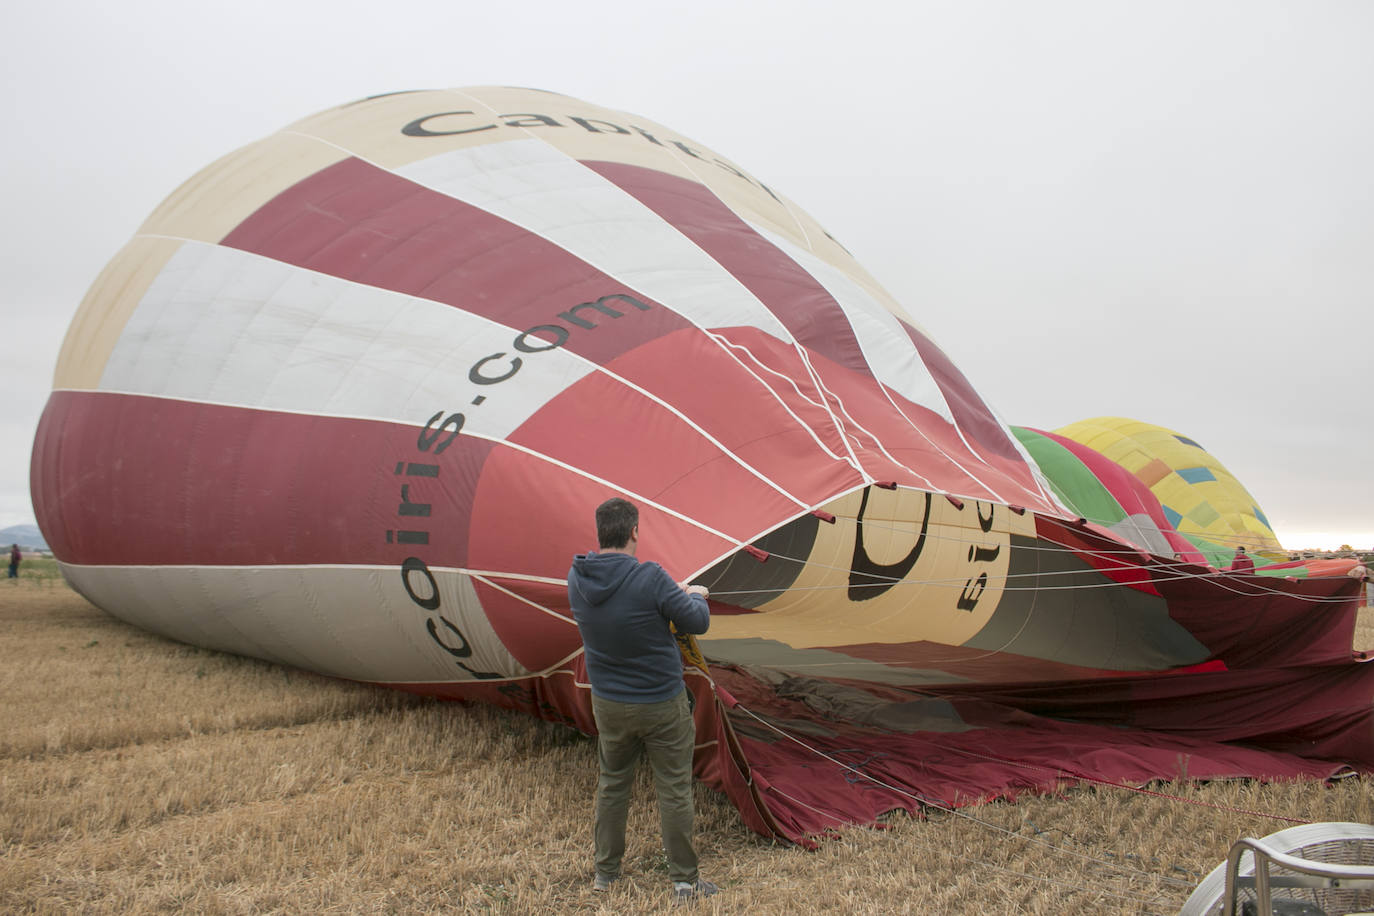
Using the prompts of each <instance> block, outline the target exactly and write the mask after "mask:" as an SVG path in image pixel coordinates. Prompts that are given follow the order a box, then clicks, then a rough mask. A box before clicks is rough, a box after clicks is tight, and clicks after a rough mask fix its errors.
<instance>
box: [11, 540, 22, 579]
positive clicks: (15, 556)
mask: <svg viewBox="0 0 1374 916" xmlns="http://www.w3.org/2000/svg"><path fill="white" fill-rule="evenodd" d="M22 559H24V555H23V554H22V553H20V552H19V545H18V544H11V545H10V578H11V579H18V578H19V561H20V560H22Z"/></svg>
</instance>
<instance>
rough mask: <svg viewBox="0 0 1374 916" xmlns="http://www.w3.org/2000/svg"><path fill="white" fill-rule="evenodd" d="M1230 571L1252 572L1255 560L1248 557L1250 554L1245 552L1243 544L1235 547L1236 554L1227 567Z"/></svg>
mask: <svg viewBox="0 0 1374 916" xmlns="http://www.w3.org/2000/svg"><path fill="white" fill-rule="evenodd" d="M1227 568H1228V569H1230V570H1231V572H1254V570H1255V561H1254V560H1252V559H1250V554H1248V553H1246V552H1245V545H1244V544H1242V545H1241V546H1239V547H1237V548H1236V555H1235V557H1234V558H1233V559H1232V560H1231V565H1230V566H1229V567H1227Z"/></svg>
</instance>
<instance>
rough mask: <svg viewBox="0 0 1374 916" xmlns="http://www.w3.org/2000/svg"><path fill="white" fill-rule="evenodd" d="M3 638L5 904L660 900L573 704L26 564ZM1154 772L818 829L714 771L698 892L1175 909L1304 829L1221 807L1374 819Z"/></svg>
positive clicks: (1293, 790)
mask: <svg viewBox="0 0 1374 916" xmlns="http://www.w3.org/2000/svg"><path fill="white" fill-rule="evenodd" d="M1362 613H1364V614H1366V615H1368V614H1369V613H1370V612H1368V611H1365V612H1362ZM1357 642H1358V644H1359V646H1360V647H1361V648H1374V620H1371V619H1370V618H1369V617H1367V616H1366V617H1365V618H1364V619H1363V620H1362V626H1361V630H1360V633H1359V635H1358V637H1357ZM0 658H3V659H4V664H3V666H2V667H0V704H2V705H0V708H3V710H4V713H3V716H4V727H3V729H0V798H3V806H0V844H3V845H2V846H0V911H3V912H18V913H68V912H83V913H121V914H122V913H169V912H195V913H233V914H236V913H291V914H295V913H439V912H473V913H485V912H496V913H563V912H587V913H631V912H654V911H657V910H660V909H668V908H669V907H670V900H669V897H668V894H667V879H666V872H665V864H664V861H663V858H662V855H661V853H659V852H658V844H657V836H656V831H657V819H656V815H655V813H654V811H653V807H652V791H651V789H650V787H649V784H648V782H647V780H646V781H644V782H643V784H642V785H641V787H640V790H639V793H638V796H637V802H636V806H635V808H634V810H633V813H632V815H631V824H630V843H631V855H630V858H629V860H628V862H627V880H626V881H623V882H621V883H620V884H618V885H616V887H615V889H614V890H613V891H612V892H611V893H609V894H606V895H598V894H595V893H594V892H593V891H592V890H591V888H590V884H591V881H590V879H591V871H590V863H589V850H588V846H589V836H588V834H589V827H588V821H589V800H590V797H591V791H592V786H593V783H594V781H595V768H596V765H595V758H594V753H593V750H594V746H593V743H592V741H591V739H588V738H586V737H584V736H582V735H579V734H577V733H575V732H572V731H569V730H567V729H565V728H562V727H560V726H556V725H552V724H549V723H544V722H539V721H536V720H533V719H529V718H525V717H522V716H519V715H515V714H510V713H506V712H502V711H499V710H495V709H491V708H488V707H483V706H462V705H459V704H445V703H436V702H433V701H429V700H424V699H419V698H414V697H409V696H406V695H404V694H399V693H395V692H391V691H386V690H380V689H376V688H370V687H364V686H360V685H356V684H350V683H343V682H338V681H331V680H328V679H325V678H320V677H315V676H313V675H308V674H304V673H302V672H299V671H295V670H291V669H286V668H281V667H278V666H275V665H270V664H266V663H264V662H258V661H253V660H249V659H243V658H237V657H234V656H227V655H221V654H218V653H214V652H207V651H203V650H198V649H194V648H191V647H188V646H184V645H180V644H178V643H174V642H170V641H168V640H165V639H161V638H159V637H156V636H152V635H150V634H147V633H144V632H142V631H140V630H137V629H134V628H133V627H130V626H128V625H126V624H124V623H122V622H120V621H118V620H116V619H114V618H112V617H110V616H108V615H107V614H105V613H103V612H101V611H99V610H97V609H95V608H93V607H92V606H91V605H89V604H88V603H87V602H85V601H84V600H83V599H81V598H80V597H79V596H77V595H76V594H74V593H73V592H71V591H70V590H68V589H66V588H65V587H63V586H61V585H53V584H50V583H49V584H47V585H45V584H44V583H43V582H42V581H41V580H38V579H32V578H30V579H24V580H20V581H19V582H18V583H13V582H10V583H4V584H3V587H0ZM1160 788H1162V789H1163V790H1164V791H1166V792H1169V793H1172V794H1175V795H1178V796H1180V797H1181V798H1182V799H1186V800H1176V799H1168V798H1159V797H1153V796H1147V795H1142V794H1138V793H1134V792H1131V791H1127V790H1115V789H1108V790H1101V789H1075V790H1070V791H1067V792H1065V793H1064V794H1063V795H1061V796H1057V797H1046V798H1022V799H1021V800H1019V801H1018V802H1017V803H1016V804H1002V803H998V804H989V805H983V806H979V807H975V808H971V809H967V810H965V811H963V812H960V813H959V814H957V815H952V814H948V813H942V812H936V813H934V814H933V815H932V816H931V817H929V818H928V819H926V820H915V819H910V818H907V817H904V816H899V817H894V818H893V819H892V821H891V824H890V825H889V829H886V830H869V829H857V828H856V829H851V830H848V831H846V832H845V833H844V834H843V835H842V836H840V837H838V838H836V839H832V840H828V841H826V842H825V843H824V844H823V845H822V847H821V849H820V850H819V851H818V852H806V851H803V850H801V849H798V848H795V847H788V846H782V845H777V844H774V843H771V842H769V841H767V840H763V839H761V838H759V837H758V836H756V835H754V834H753V833H751V832H750V831H748V830H747V829H746V828H745V827H744V826H743V825H742V824H741V823H740V820H739V817H738V815H737V814H736V813H735V811H734V809H733V808H732V807H731V806H730V804H729V802H727V801H726V800H725V799H724V798H723V797H722V796H720V795H718V794H716V793H714V792H712V791H710V790H708V789H705V788H704V787H701V786H698V787H697V801H698V837H699V844H700V847H701V850H702V853H703V872H704V874H705V875H706V876H707V877H709V878H711V879H712V880H715V881H717V882H719V883H720V884H721V886H722V887H723V892H722V893H721V894H720V895H719V896H717V897H714V898H711V899H710V900H708V901H703V902H700V903H698V904H696V905H695V906H694V907H691V908H689V909H692V910H694V911H700V912H722V913H751V914H752V913H778V914H782V913H788V914H793V913H802V914H806V913H832V912H838V913H991V914H1001V913H1033V914H1056V916H1057V914H1063V913H1173V912H1175V911H1176V910H1177V908H1178V907H1179V905H1180V904H1181V903H1182V902H1183V900H1184V899H1185V898H1186V897H1187V895H1188V894H1189V893H1190V892H1191V889H1192V887H1193V886H1194V885H1195V884H1196V883H1197V881H1198V880H1199V879H1200V878H1201V877H1202V875H1203V874H1205V873H1206V872H1207V871H1208V870H1210V869H1211V868H1212V867H1213V866H1214V865H1215V864H1216V863H1217V862H1219V861H1220V860H1221V859H1222V857H1224V855H1225V853H1226V849H1227V847H1228V846H1229V845H1230V843H1231V842H1232V840H1234V839H1235V838H1237V837H1240V836H1243V835H1250V836H1263V835H1265V834H1268V833H1272V832H1273V831H1275V830H1279V829H1282V828H1283V827H1285V826H1288V824H1287V823H1286V822H1282V821H1276V820H1272V819H1270V818H1266V817H1262V816H1258V815H1253V814H1244V813H1240V812H1238V811H1235V810H1229V809H1245V810H1249V811H1255V812H1265V813H1268V814H1273V815H1280V816H1284V817H1292V818H1299V819H1302V820H1304V821H1333V820H1351V821H1364V822H1368V821H1370V820H1371V819H1374V810H1371V808H1372V807H1374V806H1372V805H1371V801H1370V791H1369V790H1370V786H1369V784H1368V781H1367V780H1366V781H1361V780H1357V779H1347V780H1343V781H1340V782H1338V783H1336V784H1334V785H1330V786H1327V785H1322V784H1319V783H1297V784H1284V785H1268V786H1265V785H1258V784H1254V783H1249V782H1232V783H1218V784H1212V785H1205V786H1204V785H1171V786H1164V787H1160ZM1190 802H1196V803H1197V804H1193V803H1190ZM1218 806H1219V807H1218Z"/></svg>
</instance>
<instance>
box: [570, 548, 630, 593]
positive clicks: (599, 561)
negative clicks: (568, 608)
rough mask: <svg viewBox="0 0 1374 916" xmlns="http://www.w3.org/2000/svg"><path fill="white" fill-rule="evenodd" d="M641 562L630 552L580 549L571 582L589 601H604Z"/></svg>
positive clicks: (574, 560) (571, 574) (574, 562)
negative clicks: (603, 551) (584, 550)
mask: <svg viewBox="0 0 1374 916" xmlns="http://www.w3.org/2000/svg"><path fill="white" fill-rule="evenodd" d="M638 566H639V561H638V560H636V559H635V558H634V557H632V556H630V555H629V554H627V553H580V554H578V555H577V556H576V557H574V558H573V564H572V569H571V570H570V571H569V572H568V585H569V586H570V587H571V588H575V589H577V592H578V594H579V595H580V596H581V597H582V599H583V600H584V601H586V602H587V604H589V605H593V606H594V605H598V604H602V603H603V602H605V600H606V599H607V598H609V597H611V596H612V595H614V594H615V593H616V590H617V589H619V588H620V586H621V584H622V583H623V582H624V581H625V577H626V576H628V575H629V574H630V573H632V572H634V571H635V568H636V567H638Z"/></svg>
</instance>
